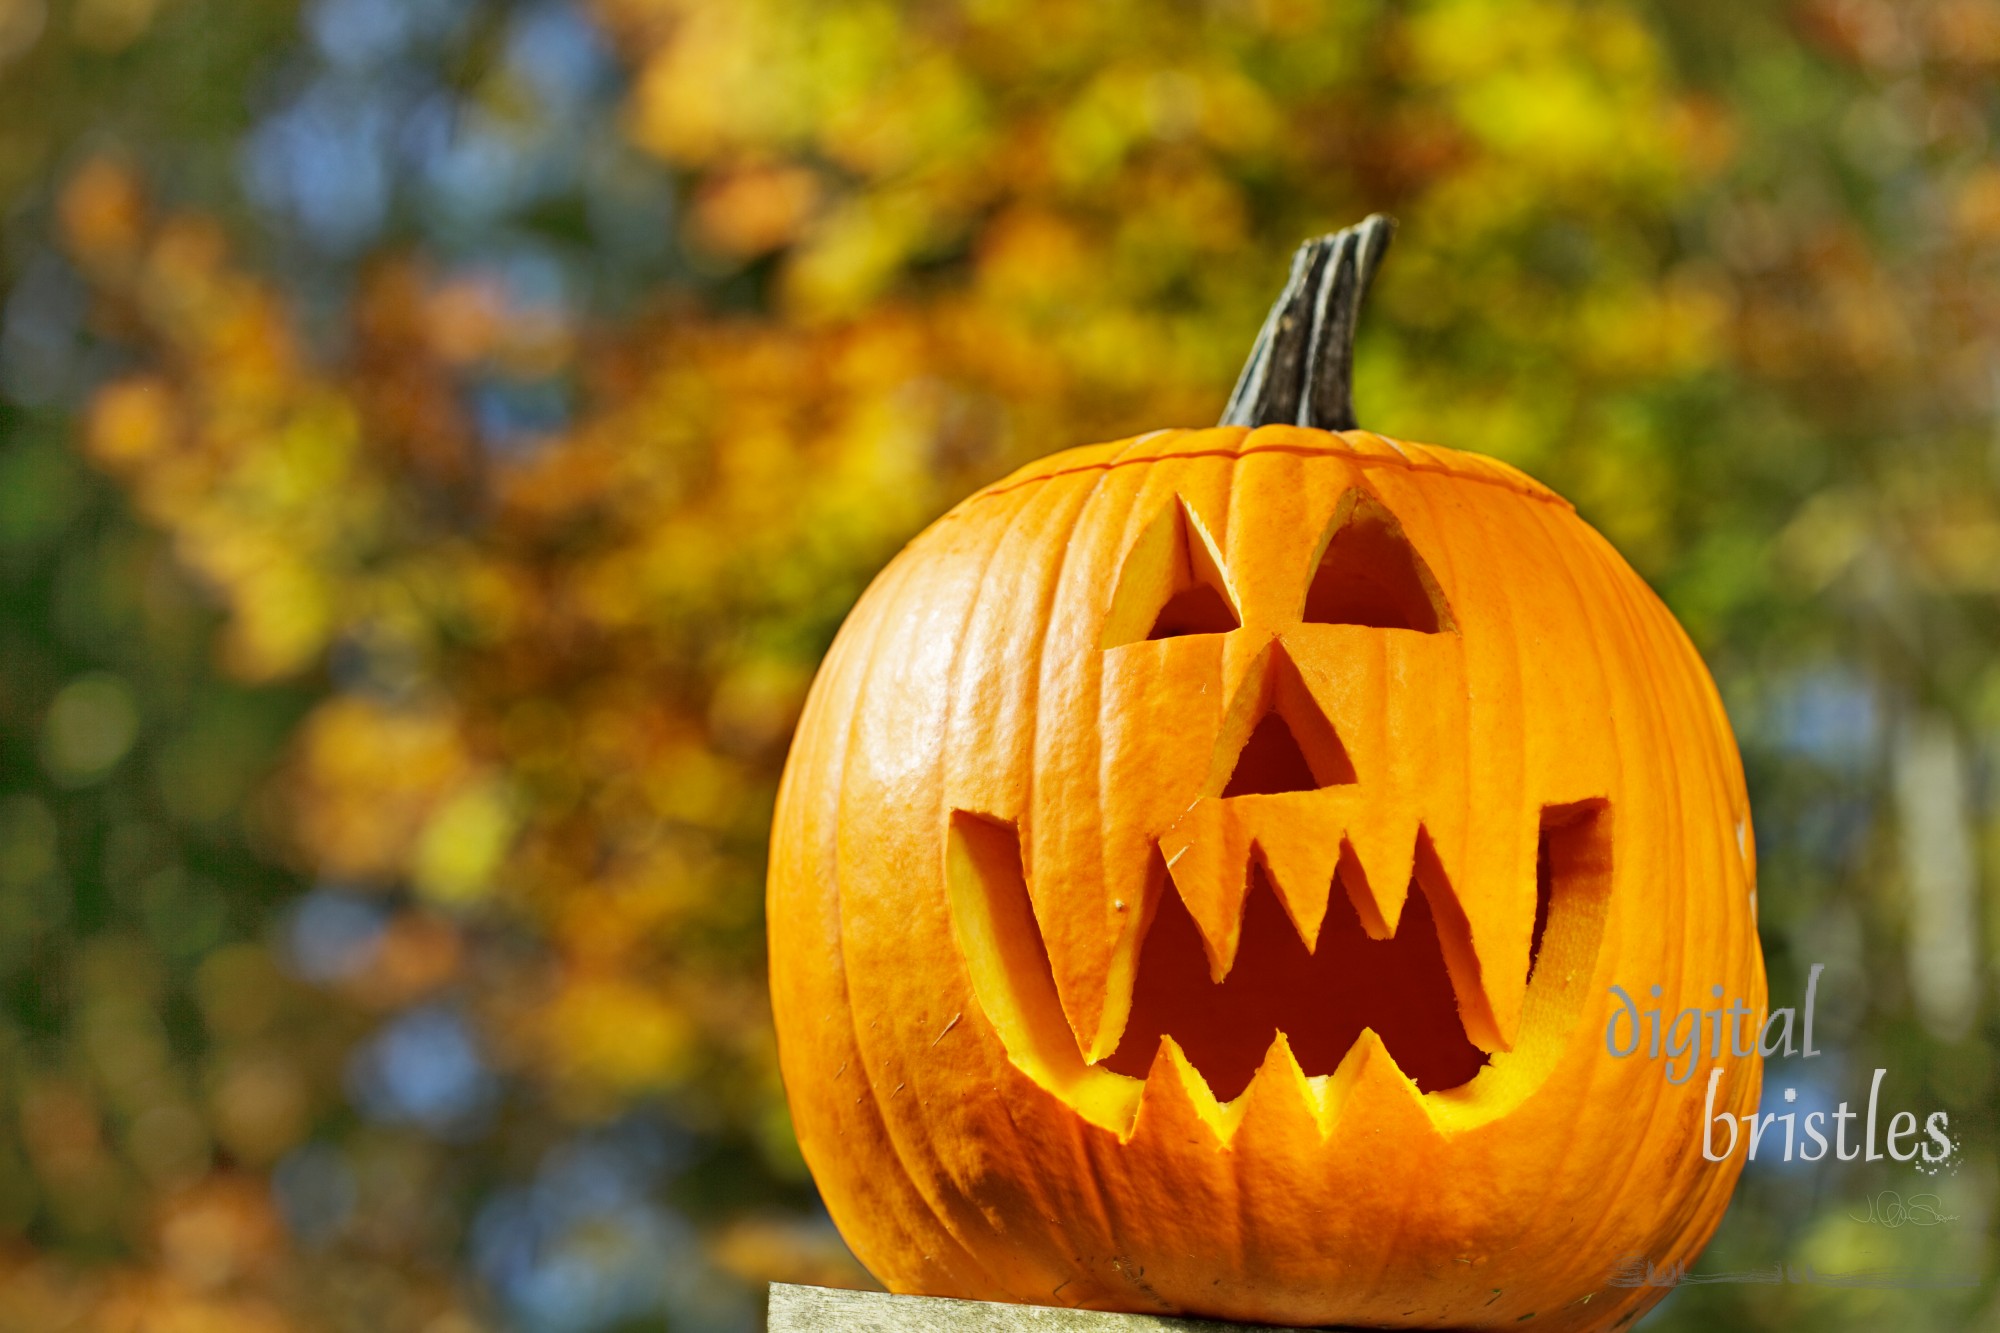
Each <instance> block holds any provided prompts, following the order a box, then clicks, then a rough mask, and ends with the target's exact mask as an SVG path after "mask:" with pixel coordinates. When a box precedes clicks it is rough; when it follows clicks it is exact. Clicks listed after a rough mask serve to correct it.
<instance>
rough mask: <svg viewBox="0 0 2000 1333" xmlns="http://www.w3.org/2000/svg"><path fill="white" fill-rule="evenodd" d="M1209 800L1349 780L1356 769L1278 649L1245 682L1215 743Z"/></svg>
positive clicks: (1269, 650) (1295, 670)
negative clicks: (1214, 797) (1215, 796)
mask: <svg viewBox="0 0 2000 1333" xmlns="http://www.w3.org/2000/svg"><path fill="white" fill-rule="evenodd" d="M1210 774H1211V776H1210V783H1209V789H1208V790H1209V794H1210V795H1220V796H1223V797H1230V796H1270V795H1276V794H1277V793H1280V792H1290V791H1318V790H1319V789H1320V788H1322V787H1337V786H1340V785H1342V784H1344V783H1350V782H1353V781H1354V780H1355V774H1354V765H1353V763H1352V762H1350V761H1349V759H1348V757H1347V749H1346V747H1345V746H1343V745H1342V744H1341V743H1340V736H1339V733H1337V732H1336V731H1335V730H1334V728H1333V723H1332V722H1330V721H1328V720H1327V716H1326V713H1325V711H1324V710H1323V709H1322V708H1321V707H1320V706H1319V702H1318V701H1317V700H1316V699H1314V698H1313V697H1312V691H1311V690H1309V689H1307V688H1306V683H1305V679H1304V677H1302V676H1301V675H1300V674H1299V669H1298V666H1297V665H1296V664H1295V663H1294V662H1293V661H1292V659H1291V656H1290V654H1288V653H1286V651H1285V647H1284V645H1283V644H1282V643H1279V642H1276V641H1274V642H1272V643H1271V645H1270V646H1269V647H1268V648H1266V649H1265V650H1264V654H1263V656H1262V658H1261V659H1260V660H1259V662H1258V665H1257V666H1256V667H1255V668H1254V669H1253V670H1252V671H1251V672H1250V674H1249V675H1248V677H1246V678H1245V680H1244V682H1243V685H1242V687H1241V688H1240V689H1239V690H1238V691H1237V694H1236V698H1235V699H1234V700H1232V701H1231V703H1230V706H1229V711H1228V712H1227V714H1225V715H1224V717H1223V722H1222V732H1221V735H1220V736H1218V737H1217V740H1216V753H1215V761H1214V762H1213V764H1212V765H1211V768H1210Z"/></svg>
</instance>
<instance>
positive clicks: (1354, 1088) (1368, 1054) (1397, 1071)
mask: <svg viewBox="0 0 2000 1333" xmlns="http://www.w3.org/2000/svg"><path fill="white" fill-rule="evenodd" d="M1325 1106H1326V1111H1325V1115H1326V1119H1325V1124H1326V1128H1327V1132H1328V1133H1329V1134H1337V1133H1339V1132H1340V1128H1341V1125H1342V1124H1343V1123H1345V1122H1347V1121H1349V1120H1352V1122H1353V1123H1354V1124H1357V1125H1366V1126H1367V1127H1368V1133H1369V1135H1370V1136H1371V1138H1374V1139H1375V1141H1376V1142H1380V1143H1395V1144H1401V1145H1406V1147H1405V1148H1404V1149H1402V1150H1399V1151H1401V1152H1414V1153H1417V1154H1423V1153H1425V1152H1427V1150H1428V1149H1429V1148H1431V1147H1432V1146H1434V1145H1438V1144H1441V1143H1442V1141H1443V1139H1444V1135H1443V1134H1442V1133H1441V1132H1440V1131H1439V1130H1438V1127H1437V1122H1436V1120H1435V1119H1433V1117H1432V1115H1431V1112H1430V1107H1429V1103H1427V1102H1426V1101H1425V1100H1424V1094H1423V1093H1422V1092H1421V1091H1419V1090H1418V1088H1417V1085H1416V1084H1415V1083H1413V1082H1411V1081H1410V1077H1409V1075H1407V1074H1405V1073H1404V1072H1403V1071H1402V1069H1401V1068H1399V1067H1398V1066H1397V1064H1396V1060H1395V1057H1394V1056H1392V1055H1390V1054H1389V1048H1388V1047H1386V1046H1384V1045H1383V1044H1382V1039H1381V1038H1380V1037H1378V1036H1376V1035H1375V1029H1373V1028H1363V1029H1361V1035H1360V1036H1358V1037H1356V1038H1355V1039H1354V1044H1353V1045H1352V1046H1350V1047H1348V1048H1347V1054H1346V1055H1344V1056H1342V1057H1341V1061H1340V1067H1339V1068H1337V1069H1335V1070H1334V1071H1333V1073H1332V1074H1331V1075H1329V1076H1328V1077H1327V1080H1326V1088H1325ZM1377 1136H1379V1137H1377Z"/></svg>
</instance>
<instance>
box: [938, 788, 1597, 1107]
mask: <svg viewBox="0 0 2000 1333" xmlns="http://www.w3.org/2000/svg"><path fill="white" fill-rule="evenodd" d="M1610 816H1611V811H1610V806H1609V804H1608V802H1606V801H1603V800H1592V801H1584V802H1575V803H1568V804H1561V805H1550V806H1547V807H1545V808H1544V810H1543V813H1542V820H1541V830H1540V838H1539V846H1538V854H1537V864H1536V877H1535V878H1536V907H1535V921H1534V927H1533V934H1532V937H1531V942H1530V948H1529V954H1528V966H1527V975H1526V979H1525V986H1526V995H1525V998H1524V1001H1523V1008H1522V1024H1521V1031H1520V1037H1519V1040H1517V1042H1516V1043H1515V1047H1514V1052H1513V1053H1512V1054H1510V1055H1509V1056H1508V1057H1507V1058H1508V1059H1510V1060H1513V1061H1514V1062H1515V1063H1516V1066H1517V1068H1520V1067H1522V1065H1523V1059H1524V1057H1525V1061H1526V1064H1527V1065H1532V1066H1540V1067H1545V1066H1546V1064H1547V1062H1548V1060H1549V1059H1551V1058H1552V1053H1553V1050H1554V1049H1555V1048H1556V1047H1557V1046H1558V1045H1559V1043H1560V1040H1561V1039H1562V1038H1563V1037H1564V1036H1566V1031H1567V1029H1568V1027H1569V1025H1570V1024H1571V1023H1572V1022H1573V1021H1574V1019H1575V1017H1576V1014H1577V1012H1578V1010H1579V1008H1580V995H1581V991H1582V982H1583V981H1584V980H1586V979H1587V978H1588V977H1589V976H1590V974H1591V971H1592V970H1593V969H1594V966H1595V962H1596V955H1597V951H1598V945H1599V942H1600V940H1601V937H1602V930H1603V923H1604V917H1605V912H1606V908H1607V903H1608V896H1609V889H1610V882H1611V873H1610V872H1611V818H1610ZM950 842H951V846H950V849H949V855H948V867H947V869H948V880H949V881H950V886H951V891H952V903H953V914H954V920H955V922H956V928H957V930H958V935H959V940H960V946H961V948H962V949H963V950H964V951H965V954H966V959H967V962H968V964H969V969H970V971H971V974H972V980H973V986H974V990H975V992H976V993H977V995H978V997H979V1000H980V1003H981V1005H982V1007H983V1008H984V1009H985V1010H986V1013H987V1017H988V1019H989V1020H990V1021H992V1023H993V1025H994V1027H995V1029H996V1030H997V1031H998V1032H999V1034H1000V1036H1001V1038H1002V1040H1003V1042H1004V1043H1005V1044H1006V1046H1007V1049H1008V1053H1009V1056H1010V1058H1011V1059H1012V1060H1013V1061H1014V1063H1015V1064H1016V1065H1017V1066H1018V1067H1020V1068H1022V1069H1023V1070H1024V1071H1025V1072H1028V1073H1029V1074H1030V1075H1031V1076H1033V1077H1035V1078H1036V1079H1037V1081H1038V1082H1041V1083H1043V1084H1044V1085H1045V1086H1049V1087H1052V1088H1056V1089H1058V1090H1061V1091H1063V1092H1065V1093H1066V1094H1071V1095H1074V1096H1076V1097H1078V1098H1079V1099H1080V1100H1082V1101H1087V1102H1094V1103H1095V1106H1094V1108H1093V1107H1092V1106H1087V1105H1085V1106H1080V1107H1079V1109H1082V1110H1084V1111H1085V1112H1086V1113H1087V1114H1088V1113H1090V1112H1091V1111H1092V1110H1093V1109H1095V1110H1098V1111H1102V1112H1104V1116H1103V1118H1104V1119H1105V1120H1107V1121H1109V1122H1113V1123H1117V1122H1124V1123H1126V1124H1129V1119H1130V1116H1131V1114H1132V1113H1133V1112H1134V1110H1135V1108H1136V1104H1137V1097H1138V1089H1139V1088H1140V1086H1141V1085H1142V1082H1143V1081H1144V1080H1146V1079H1148V1078H1149V1076H1151V1075H1152V1074H1153V1073H1154V1072H1155V1071H1156V1069H1157V1068H1158V1067H1159V1061H1160V1058H1161V1056H1162V1054H1163V1053H1164V1052H1166V1051H1168V1050H1173V1051H1177V1052H1178V1053H1179V1055H1180V1056H1181V1057H1183V1058H1184V1059H1185V1062H1186V1063H1187V1064H1188V1065H1191V1066H1192V1067H1193V1070H1194V1071H1195V1072H1196V1073H1198V1074H1199V1076H1200V1078H1201V1079H1202V1081H1203V1082H1205V1083H1206V1084H1207V1086H1208V1090H1209V1093H1210V1094H1211V1096H1212V1097H1213V1098H1214V1100H1215V1102H1217V1103H1230V1102H1232V1101H1234V1100H1235V1099H1237V1098H1239V1097H1240V1096H1241V1095H1242V1094H1243V1093H1244V1092H1245V1091H1246V1090H1247V1089H1248V1088H1249V1086H1250V1085H1251V1083H1252V1082H1253V1080H1254V1079H1255V1078H1256V1077H1257V1075H1258V1072H1259V1070H1260V1069H1261V1068H1263V1067H1264V1066H1265V1065H1266V1063H1267V1059H1268V1057H1269V1055H1270V1053H1271V1052H1272V1051H1273V1050H1274V1049H1275V1048H1276V1047H1278V1046H1283V1047H1286V1048H1288V1050H1289V1053H1290V1057H1291V1059H1292V1061H1294V1062H1295V1063H1296V1065H1297V1067H1298V1070H1299V1072H1300V1073H1302V1074H1304V1075H1305V1076H1306V1077H1307V1078H1309V1079H1315V1080H1317V1079H1319V1078H1320V1077H1321V1076H1327V1075H1333V1074H1335V1073H1336V1072H1338V1071H1339V1069H1340V1067H1341V1065H1342V1062H1343V1061H1344V1060H1346V1059H1347V1058H1348V1056H1349V1054H1350V1053H1351V1052H1352V1051H1353V1050H1355V1049H1356V1047H1357V1044H1358V1043H1360V1042H1361V1039H1362V1036H1363V1034H1364V1032H1372V1033H1373V1034H1374V1035H1375V1037H1376V1038H1378V1039H1379V1040H1380V1043H1381V1045H1382V1047H1383V1048H1385V1049H1386V1051H1387V1053H1388V1055H1389V1056H1390V1057H1391V1058H1392V1059H1393V1060H1394V1062H1395V1064H1396V1066H1397V1068H1398V1069H1400V1070H1401V1071H1402V1073H1403V1075H1404V1076H1405V1077H1406V1078H1407V1079H1408V1080H1409V1081H1410V1082H1411V1083H1413V1084H1414V1085H1415V1089H1416V1091H1417V1092H1419V1093H1421V1094H1432V1093H1440V1092H1449V1091H1451V1090H1454V1089H1464V1088H1465V1087H1466V1085H1467V1084H1470V1083H1472V1082H1473V1081H1474V1080H1475V1079H1477V1078H1478V1077H1479V1075H1480V1074H1481V1072H1482V1071H1483V1070H1485V1069H1486V1068H1487V1067H1488V1066H1489V1065H1490V1064H1492V1063H1493V1062H1494V1058H1495V1054H1496V1052H1495V1051H1493V1050H1490V1049H1488V1048H1487V1047H1486V1046H1482V1045H1481V1044H1480V1043H1479V1042H1477V1041H1475V1040H1474V1037H1473V1035H1472V1034H1471V1033H1470V1032H1469V1030H1468V1024H1467V1023H1466V1021H1465V1019H1464V1017H1463V1015H1462V1012H1461V999H1462V998H1463V997H1465V996H1466V995H1468V994H1469V993H1473V992H1476V990H1477V987H1478V981H1477V979H1476V977H1467V976H1465V975H1464V974H1463V971H1464V968H1465V967H1466V965H1467V964H1466V962H1465V961H1464V960H1466V959H1468V958H1470V957H1471V954H1470V949H1469V943H1468V941H1467V939H1466V938H1465V936H1466V926H1465V917H1464V913H1463V912H1462V911H1461V910H1460V908H1459V905H1458V902H1457V897H1456V895H1455V894H1454V892H1453V891H1452V888H1451V886H1450V884H1449V883H1448V882H1446V881H1445V880H1444V879H1443V876H1442V872H1441V869H1440V868H1439V867H1438V865H1437V863H1436V858H1435V857H1434V856H1428V855H1427V854H1426V853H1427V844H1428V839H1427V835H1426V834H1424V833H1423V832H1422V831H1421V830H1419V833H1418V837H1417V848H1416V856H1415V862H1416V865H1415V870H1414V872H1413V874H1412V877H1411V880H1410V884H1409V893H1408V897H1407V900H1406V902H1405V905H1404V907H1403V910H1402V913H1401V916H1400V919H1399V920H1397V921H1396V922H1394V923H1393V926H1391V927H1387V928H1385V927H1384V925H1383V923H1381V922H1380V921H1379V920H1378V921H1375V922H1373V923H1370V922H1368V921H1367V919H1366V914H1367V913H1368V912H1369V909H1370V905H1371V899H1370V897H1369V895H1368V894H1367V892H1366V889H1365V884H1364V882H1363V879H1364V877H1363V876H1362V875H1361V874H1360V873H1359V868H1358V865H1357V863H1356V862H1355V861H1354V859H1353V857H1352V856H1351V855H1347V854H1343V856H1342V857H1341V860H1340V865H1339V869H1338V871H1337V872H1336V873H1335V875H1334V876H1333V879H1332V882H1331V883H1330V884H1329V885H1328V889H1327V903H1326V912H1325V916H1324V918H1323V919H1321V920H1320V921H1319V922H1317V930H1316V931H1315V930H1312V929H1310V928H1308V929H1305V930H1302V929H1301V928H1300V926H1299V923H1298V922H1296V921H1295V920H1294V916H1293V913H1292V912H1291V911H1288V909H1287V907H1286V905H1285V904H1284V903H1283V902H1282V901H1281V895H1280V894H1279V893H1278V892H1277V891H1276V890H1275V888H1274V886H1273V884H1272V882H1271V879H1270V876H1269V874H1268V872H1267V869H1266V867H1265V866H1264V865H1263V864H1262V863H1261V861H1259V860H1258V859H1257V858H1255V857H1254V856H1253V857H1252V858H1251V859H1250V860H1249V861H1248V862H1247V863H1246V864H1245V873H1246V875H1247V876H1248V877H1249V886H1248V890H1247V892H1246V893H1245V894H1244V895H1243V898H1242V917H1241V925H1240V931H1239V933H1238V934H1237V937H1236V947H1235V949H1234V952H1233V956H1231V957H1228V958H1224V959H1220V960H1218V959H1217V958H1216V956H1215V954H1214V950H1213V948H1212V946H1211V944H1209V943H1207V942H1205V941H1204V937H1203V932H1202V930H1201V929H1200V928H1199V927H1198V926H1197V924H1196V921H1195V916H1194V914H1193V913H1191V912H1190V910H1189V905H1188V904H1187V902H1186V901H1184V899H1183V897H1182V894H1181V891H1180V890H1179V888H1178V887H1177V886H1176V885H1175V883H1174V881H1173V878H1172V876H1171V875H1170V874H1168V873H1166V866H1165V862H1164V858H1162V859H1160V860H1159V861H1158V862H1157V863H1156V880H1157V881H1159V882H1158V883H1157V888H1156V891H1155V893H1154V894H1153V902H1154V907H1153V910H1152V916H1151V920H1150V921H1149V922H1147V923H1146V924H1145V926H1144V928H1143V936H1142V938H1141V943H1140V946H1139V956H1138V964H1137V967H1136V969H1135V971H1134V974H1133V976H1132V978H1131V982H1130V985H1131V1003H1130V1007H1129V1011H1128V1015H1127V1018H1126V1021H1125V1025H1124V1030H1123V1032H1122V1034H1120V1035H1119V1037H1118V1039H1117V1041H1116V1045H1115V1048H1114V1049H1113V1050H1112V1051H1111V1053H1110V1054H1109V1055H1108V1056H1106V1057H1105V1058H1103V1059H1102V1060H1100V1061H1098V1062H1096V1063H1095V1064H1091V1063H1089V1062H1087V1061H1085V1060H1084V1059H1083V1057H1082V1056H1081V1054H1079V1050H1078V1043H1077V1041H1076V1038H1075V1036H1074V1034H1073V1033H1072V1032H1071V1030H1070V1028H1069V1026H1068V1024H1067V1022H1066V1021H1065V1019H1064V1017H1063V1013H1062V1010H1061V1006H1060V1004H1059V1002H1058V1001H1057V999H1056V995H1055V982H1054V977H1053V972H1052V969H1051V966H1050V962H1049V956H1048V951H1047V948H1046V945H1045V944H1044V942H1043V939H1042V932H1041V930H1040V927H1039V925H1038V923H1037V922H1036V920H1035V917H1034V909H1033V907H1032V905H1031V903H1030V900H1029V894H1028V890H1027V886H1026V882H1025V877H1024V876H1023V874H1022V870H1021V864H1022V863H1021V849H1020V842H1019V835H1018V832H1017V830H1016V829H1015V827H1014V826H1013V825H1012V824H1010V823H1005V822H1001V821H998V820H994V819H991V818H989V817H985V816H981V815H976V814H971V813H968V812H965V811H954V812H953V814H952V819H951V832H950ZM1345 850H1346V849H1344V851H1345ZM1370 924H1373V925H1374V927H1375V928H1374V929H1373V930H1371V929H1369V925H1370ZM1551 959H1555V960H1557V961H1558V963H1559V965H1551V963H1550V960H1551ZM1471 966H1473V967H1474V968H1476V966H1477V963H1476V960H1475V961H1474V962H1473V963H1472V964H1471ZM1551 974H1555V975H1551ZM1489 1044H1490V1043H1489ZM1120 1085H1122V1086H1120ZM1513 1085H1514V1086H1513V1088H1512V1090H1511V1091H1510V1093H1509V1096H1510V1100H1518V1098H1519V1096H1520V1095H1523V1090H1524V1088H1525V1086H1526V1085H1525V1083H1524V1082H1523V1080H1522V1079H1521V1078H1518V1077H1517V1078H1515V1079H1514V1080H1513ZM1425 1100H1426V1101H1429V1100H1430V1098H1429V1097H1428V1096H1426V1097H1425Z"/></svg>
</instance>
